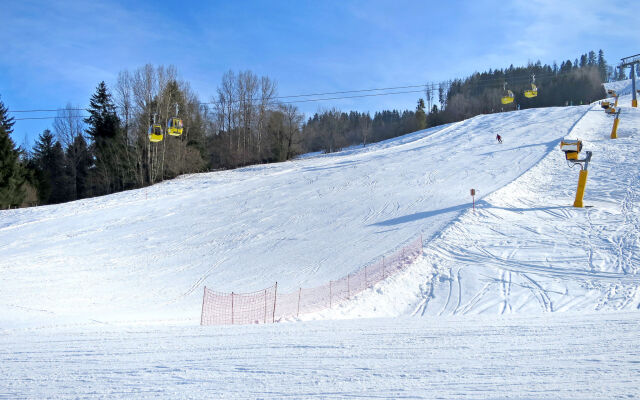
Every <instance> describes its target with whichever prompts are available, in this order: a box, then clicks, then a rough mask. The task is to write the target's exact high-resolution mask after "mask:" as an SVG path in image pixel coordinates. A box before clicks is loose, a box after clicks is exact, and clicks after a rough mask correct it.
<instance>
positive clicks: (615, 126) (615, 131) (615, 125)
mask: <svg viewBox="0 0 640 400" xmlns="http://www.w3.org/2000/svg"><path fill="white" fill-rule="evenodd" d="M618 122H620V120H619V119H618V116H617V115H616V118H615V119H614V120H613V129H611V139H617V138H618Z"/></svg>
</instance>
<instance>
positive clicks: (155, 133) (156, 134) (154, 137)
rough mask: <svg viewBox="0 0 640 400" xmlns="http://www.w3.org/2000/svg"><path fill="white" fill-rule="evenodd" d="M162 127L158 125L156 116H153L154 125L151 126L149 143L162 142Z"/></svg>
mask: <svg viewBox="0 0 640 400" xmlns="http://www.w3.org/2000/svg"><path fill="white" fill-rule="evenodd" d="M162 136H163V135H162V125H160V124H156V114H153V124H152V125H151V126H149V141H151V142H153V143H157V142H162Z"/></svg>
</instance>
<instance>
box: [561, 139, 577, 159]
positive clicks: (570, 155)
mask: <svg viewBox="0 0 640 400" xmlns="http://www.w3.org/2000/svg"><path fill="white" fill-rule="evenodd" d="M560 150H562V151H564V157H565V159H567V160H577V159H578V155H579V154H580V152H581V151H582V141H580V140H563V141H561V142H560Z"/></svg>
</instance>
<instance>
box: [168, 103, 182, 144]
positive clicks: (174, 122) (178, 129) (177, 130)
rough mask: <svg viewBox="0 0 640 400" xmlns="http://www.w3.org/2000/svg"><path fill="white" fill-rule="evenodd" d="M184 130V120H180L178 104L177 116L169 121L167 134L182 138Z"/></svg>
mask: <svg viewBox="0 0 640 400" xmlns="http://www.w3.org/2000/svg"><path fill="white" fill-rule="evenodd" d="M182 130H183V126H182V120H181V119H180V118H178V104H177V103H176V116H175V117H173V118H170V119H169V125H168V126H167V133H168V134H169V135H171V136H180V135H182Z"/></svg>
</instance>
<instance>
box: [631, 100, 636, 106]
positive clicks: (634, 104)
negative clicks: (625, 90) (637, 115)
mask: <svg viewBox="0 0 640 400" xmlns="http://www.w3.org/2000/svg"><path fill="white" fill-rule="evenodd" d="M631 107H638V99H633V100H631Z"/></svg>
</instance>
